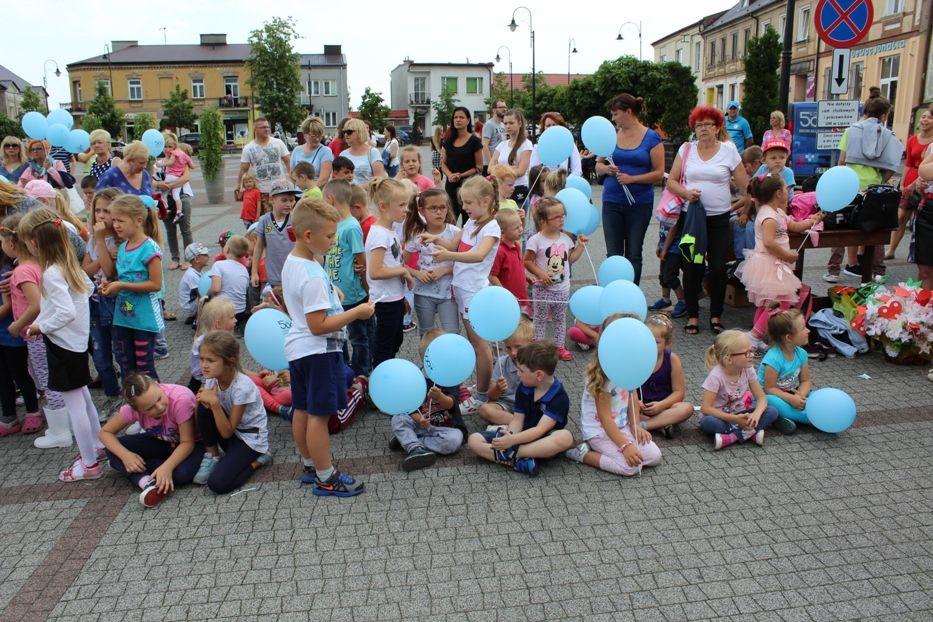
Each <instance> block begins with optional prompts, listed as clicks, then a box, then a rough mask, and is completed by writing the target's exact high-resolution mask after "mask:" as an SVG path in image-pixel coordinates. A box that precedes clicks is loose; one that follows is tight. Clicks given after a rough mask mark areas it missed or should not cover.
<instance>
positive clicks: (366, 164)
mask: <svg viewBox="0 0 933 622" xmlns="http://www.w3.org/2000/svg"><path fill="white" fill-rule="evenodd" d="M340 155H341V156H343V157H344V158H347V159H348V160H350V161H351V162H353V183H355V184H357V185H360V186H362V185H364V184H366V182H367V181H369V180H370V179H372V178H373V164H374V163H376V162H382V155H381V154H380V153H379V150H378V149H376V148H375V147H373V148H371V149H370V150H369V153H367V154H363V155H353V153H352V152H351V151H350V150H349V149H345V150H343V151H341V152H340Z"/></svg>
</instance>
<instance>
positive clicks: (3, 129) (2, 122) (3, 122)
mask: <svg viewBox="0 0 933 622" xmlns="http://www.w3.org/2000/svg"><path fill="white" fill-rule="evenodd" d="M0 136H15V137H17V138H23V137H25V136H26V134H24V133H23V126H22V125H20V122H19V121H17V120H16V119H11V118H10V117H8V116H6V115H5V114H3V113H2V112H0Z"/></svg>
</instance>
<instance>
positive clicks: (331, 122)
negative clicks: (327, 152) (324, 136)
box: [324, 110, 337, 127]
mask: <svg viewBox="0 0 933 622" xmlns="http://www.w3.org/2000/svg"><path fill="white" fill-rule="evenodd" d="M324 125H326V126H327V127H337V113H336V112H333V111H332V110H327V111H325V112H324Z"/></svg>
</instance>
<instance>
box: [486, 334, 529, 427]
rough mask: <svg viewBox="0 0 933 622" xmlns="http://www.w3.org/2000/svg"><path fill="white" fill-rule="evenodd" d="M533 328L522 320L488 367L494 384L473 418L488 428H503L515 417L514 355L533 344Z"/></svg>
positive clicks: (515, 356) (516, 368) (516, 360)
mask: <svg viewBox="0 0 933 622" xmlns="http://www.w3.org/2000/svg"><path fill="white" fill-rule="evenodd" d="M534 336H535V335H534V326H532V324H531V320H530V319H528V318H527V317H525V316H522V318H521V319H520V320H519V322H518V328H516V329H515V332H514V333H512V335H511V336H510V337H509V338H508V339H506V340H505V351H506V354H503V355H502V356H500V357H499V358H498V359H496V361H495V363H494V364H493V367H492V377H493V379H494V380H495V382H494V383H492V384H491V385H490V386H489V401H488V402H486V403H485V404H483V405H482V406H480V407H479V410H478V411H477V413H476V414H478V415H479V416H480V418H482V419H483V420H484V421H486V422H487V423H489V424H491V426H490V429H491V428H492V427H495V428H499V427H502V426H507V425H508V424H509V423H510V422H511V421H512V418H513V417H514V416H515V415H514V414H513V413H514V411H515V390H516V389H517V388H518V385H519V381H518V351H519V350H521V349H522V348H524V347H525V346H527V345H528V344H529V343H531V342H532V341H533V340H534Z"/></svg>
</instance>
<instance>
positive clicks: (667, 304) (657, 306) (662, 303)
mask: <svg viewBox="0 0 933 622" xmlns="http://www.w3.org/2000/svg"><path fill="white" fill-rule="evenodd" d="M670 308H671V301H670V300H665V299H664V298H658V299H657V300H655V301H654V304H652V305H651V306H650V307H648V310H649V311H664V310H665V309H670Z"/></svg>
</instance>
